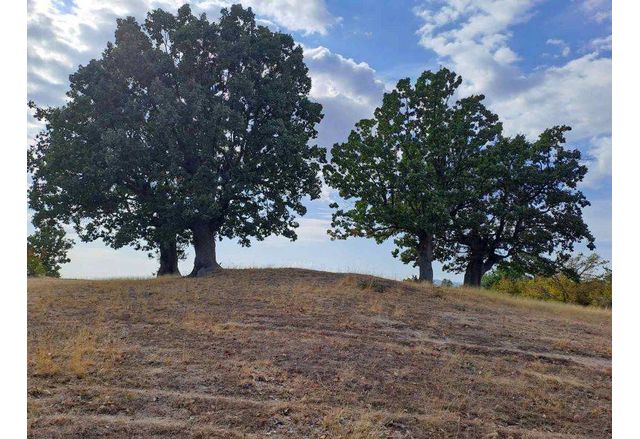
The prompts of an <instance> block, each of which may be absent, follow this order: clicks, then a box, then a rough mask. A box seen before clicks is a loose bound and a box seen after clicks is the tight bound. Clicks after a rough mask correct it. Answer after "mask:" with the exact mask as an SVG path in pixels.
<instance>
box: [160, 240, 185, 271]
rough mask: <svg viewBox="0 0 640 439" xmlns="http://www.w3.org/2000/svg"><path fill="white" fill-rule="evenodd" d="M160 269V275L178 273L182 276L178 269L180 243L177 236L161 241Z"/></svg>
mask: <svg viewBox="0 0 640 439" xmlns="http://www.w3.org/2000/svg"><path fill="white" fill-rule="evenodd" d="M159 247H160V269H159V270H158V274H157V275H158V276H166V275H177V276H180V270H178V244H177V242H176V238H173V239H169V240H167V241H163V242H160V244H159Z"/></svg>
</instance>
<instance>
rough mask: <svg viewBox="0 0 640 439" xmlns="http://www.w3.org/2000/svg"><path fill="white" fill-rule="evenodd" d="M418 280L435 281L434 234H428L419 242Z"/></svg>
mask: <svg viewBox="0 0 640 439" xmlns="http://www.w3.org/2000/svg"><path fill="white" fill-rule="evenodd" d="M417 251H418V260H417V263H418V269H419V270H420V274H419V276H418V280H419V281H421V282H429V283H433V267H432V262H433V235H428V236H426V237H425V238H423V239H421V240H420V242H419V243H418V248H417Z"/></svg>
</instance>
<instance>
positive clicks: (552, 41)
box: [547, 38, 571, 58]
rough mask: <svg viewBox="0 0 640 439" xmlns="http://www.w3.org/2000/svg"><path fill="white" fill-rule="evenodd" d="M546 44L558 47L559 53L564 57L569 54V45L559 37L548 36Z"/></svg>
mask: <svg viewBox="0 0 640 439" xmlns="http://www.w3.org/2000/svg"><path fill="white" fill-rule="evenodd" d="M547 44H549V45H551V46H557V47H558V48H559V49H560V55H561V56H562V57H564V58H566V57H568V56H569V55H570V54H571V47H569V45H568V44H567V43H566V42H565V41H564V40H561V39H559V38H549V39H548V40H547ZM556 56H558V55H556Z"/></svg>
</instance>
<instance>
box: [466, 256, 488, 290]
mask: <svg viewBox="0 0 640 439" xmlns="http://www.w3.org/2000/svg"><path fill="white" fill-rule="evenodd" d="M485 272H486V270H485V264H484V262H483V261H482V256H479V257H478V256H474V255H472V256H471V259H470V260H469V263H468V264H467V269H466V270H465V272H464V285H465V286H467V287H479V286H480V284H481V281H482V276H483V275H484V273H485Z"/></svg>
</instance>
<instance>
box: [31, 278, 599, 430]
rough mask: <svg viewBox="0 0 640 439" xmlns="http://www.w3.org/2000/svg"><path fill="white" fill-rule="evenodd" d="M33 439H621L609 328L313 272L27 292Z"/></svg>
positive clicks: (66, 284)
mask: <svg viewBox="0 0 640 439" xmlns="http://www.w3.org/2000/svg"><path fill="white" fill-rule="evenodd" d="M28 310H29V316H28V318H29V334H28V340H29V377H28V392H29V396H28V417H29V432H30V435H32V437H85V438H93V437H96V438H97V437H104V436H105V435H107V436H109V437H167V438H169V437H203V438H204V437H220V438H233V437H248V438H262V437H291V438H298V437H313V438H337V437H349V438H356V437H363V438H364V437H367V438H368V437H381V438H387V437H390V438H404V437H407V438H409V437H413V438H426V437H460V438H462V437H473V438H475V437H487V438H507V437H513V438H520V437H522V438H543V437H544V438H547V437H558V438H565V437H567V438H568V437H585V438H599V437H610V436H611V314H610V312H608V311H604V310H596V309H585V308H579V307H576V306H570V305H562V304H550V303H544V302H533V301H527V300H517V299H512V298H509V297H502V296H498V295H494V294H490V293H486V292H480V291H473V290H463V289H444V288H436V287H425V286H420V285H416V284H412V283H406V282H395V281H389V280H385V279H380V278H375V277H371V276H362V275H347V274H334V273H324V272H315V271H309V270H299V269H263V270H226V271H223V272H221V273H220V274H219V275H216V276H215V277H212V278H204V279H182V278H171V279H152V280H110V281H84V280H53V279H32V280H29V284H28Z"/></svg>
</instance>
